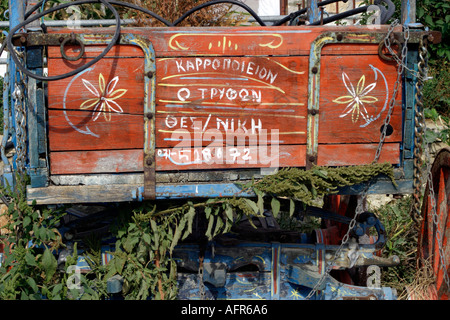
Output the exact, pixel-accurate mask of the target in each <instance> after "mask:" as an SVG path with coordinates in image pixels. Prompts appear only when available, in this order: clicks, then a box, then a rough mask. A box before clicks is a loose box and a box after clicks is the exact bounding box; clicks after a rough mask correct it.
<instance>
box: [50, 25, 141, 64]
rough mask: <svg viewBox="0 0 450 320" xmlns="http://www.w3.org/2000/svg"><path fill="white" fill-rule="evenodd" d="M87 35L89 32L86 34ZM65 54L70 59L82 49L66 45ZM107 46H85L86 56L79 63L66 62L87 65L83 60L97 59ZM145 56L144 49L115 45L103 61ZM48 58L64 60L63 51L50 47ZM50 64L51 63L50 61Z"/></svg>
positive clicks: (67, 62)
mask: <svg viewBox="0 0 450 320" xmlns="http://www.w3.org/2000/svg"><path fill="white" fill-rule="evenodd" d="M86 33H87V32H86ZM64 48H65V50H64V52H65V54H66V55H67V56H69V57H72V56H78V55H79V53H80V47H79V46H74V45H66V46H65V47H64ZM105 48H106V46H104V45H85V46H84V54H83V55H82V56H81V59H80V60H78V61H73V62H71V61H69V60H66V61H65V63H66V65H71V64H72V65H73V67H75V66H76V65H79V64H80V62H83V63H85V62H86V61H83V59H89V58H92V59H93V58H96V57H97V56H98V55H99V54H100V53H102V51H103V50H105ZM143 56H144V54H143V52H142V49H141V48H139V47H138V46H134V45H126V44H121V45H115V46H113V47H112V48H111V50H109V51H108V52H107V53H106V55H105V56H104V57H103V59H109V58H135V57H141V58H143ZM48 57H49V59H62V55H61V49H60V47H57V46H48ZM49 62H50V61H49Z"/></svg>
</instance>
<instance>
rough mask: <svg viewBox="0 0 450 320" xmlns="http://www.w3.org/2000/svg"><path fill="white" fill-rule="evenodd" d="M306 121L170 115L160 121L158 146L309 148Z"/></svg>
mask: <svg viewBox="0 0 450 320" xmlns="http://www.w3.org/2000/svg"><path fill="white" fill-rule="evenodd" d="M305 118H306V117H303V116H294V115H292V116H289V115H286V116H284V117H283V116H282V115H280V116H278V117H274V116H272V117H271V116H260V117H254V116H251V115H250V116H248V115H242V116H239V115H238V116H236V115H227V114H223V115H222V114H220V113H217V114H211V113H209V114H208V115H207V116H205V115H203V114H200V116H197V115H195V113H194V114H192V115H188V116H179V115H177V114H175V115H174V114H168V115H166V116H165V117H156V145H157V147H158V148H165V147H173V146H180V147H181V146H183V147H188V146H208V145H209V146H222V145H226V144H227V145H235V146H238V145H257V144H258V143H261V141H267V142H268V143H270V144H275V143H277V144H305V143H306V119H305Z"/></svg>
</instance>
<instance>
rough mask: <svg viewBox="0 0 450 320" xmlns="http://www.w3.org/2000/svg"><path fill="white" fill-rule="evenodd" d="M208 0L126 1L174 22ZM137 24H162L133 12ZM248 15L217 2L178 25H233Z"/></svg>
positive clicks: (245, 18) (245, 19)
mask: <svg viewBox="0 0 450 320" xmlns="http://www.w3.org/2000/svg"><path fill="white" fill-rule="evenodd" d="M208 1H209V0H197V1H192V0H177V1H165V0H128V2H130V3H133V4H135V5H138V6H140V7H143V8H146V9H148V10H150V11H153V12H154V13H156V14H158V15H159V16H161V17H162V18H164V19H166V20H168V21H171V22H174V21H175V20H177V19H178V18H180V17H181V16H182V15H183V14H184V13H186V12H188V11H189V10H190V9H192V8H194V7H196V6H198V5H200V4H203V3H205V2H208ZM133 15H134V18H135V19H136V20H137V24H136V25H137V26H147V27H157V26H163V24H162V23H161V22H159V21H157V20H156V19H153V18H151V17H149V16H148V15H146V14H144V13H142V12H135V13H133ZM247 20H248V17H247V15H245V14H243V13H237V12H234V11H233V8H232V5H231V4H217V5H214V6H208V7H205V8H203V9H201V10H199V11H196V12H195V13H193V14H192V15H190V16H189V17H187V18H186V19H185V20H183V21H182V22H181V23H180V24H179V25H177V26H180V27H186V26H189V27H213V26H235V25H240V24H242V23H245V22H247Z"/></svg>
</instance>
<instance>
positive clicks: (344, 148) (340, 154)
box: [317, 143, 400, 167]
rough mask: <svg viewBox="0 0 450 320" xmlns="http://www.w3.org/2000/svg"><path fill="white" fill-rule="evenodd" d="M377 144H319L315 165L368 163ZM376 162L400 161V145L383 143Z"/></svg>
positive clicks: (395, 162)
mask: <svg viewBox="0 0 450 320" xmlns="http://www.w3.org/2000/svg"><path fill="white" fill-rule="evenodd" d="M377 148H378V144H376V143H373V144H337V145H319V148H318V159H317V165H319V166H332V167H335V166H336V167H338V166H353V165H362V164H370V163H371V162H372V161H373V160H374V158H375V153H376V150H377ZM378 162H389V163H392V164H398V163H399V162H400V145H399V144H398V143H385V144H384V145H383V148H382V152H381V157H380V160H379V161H378Z"/></svg>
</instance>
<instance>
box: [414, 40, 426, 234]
mask: <svg viewBox="0 0 450 320" xmlns="http://www.w3.org/2000/svg"><path fill="white" fill-rule="evenodd" d="M427 52H428V50H427V48H426V47H425V46H424V43H423V39H422V38H421V39H420V42H419V62H418V64H417V68H418V72H419V74H420V75H421V76H420V77H417V82H416V85H415V88H416V90H415V91H416V93H415V106H414V151H413V153H414V163H413V165H414V168H413V170H414V172H413V188H414V190H413V195H412V196H413V203H412V208H411V218H412V219H413V221H414V222H415V224H416V229H417V230H418V229H419V228H420V222H421V215H422V213H421V197H422V186H423V180H422V166H423V158H422V156H423V142H424V139H423V137H424V134H425V116H424V113H423V102H422V95H423V94H422V92H423V90H422V88H423V83H424V80H423V79H425V78H426V75H427V65H426V57H427Z"/></svg>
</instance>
